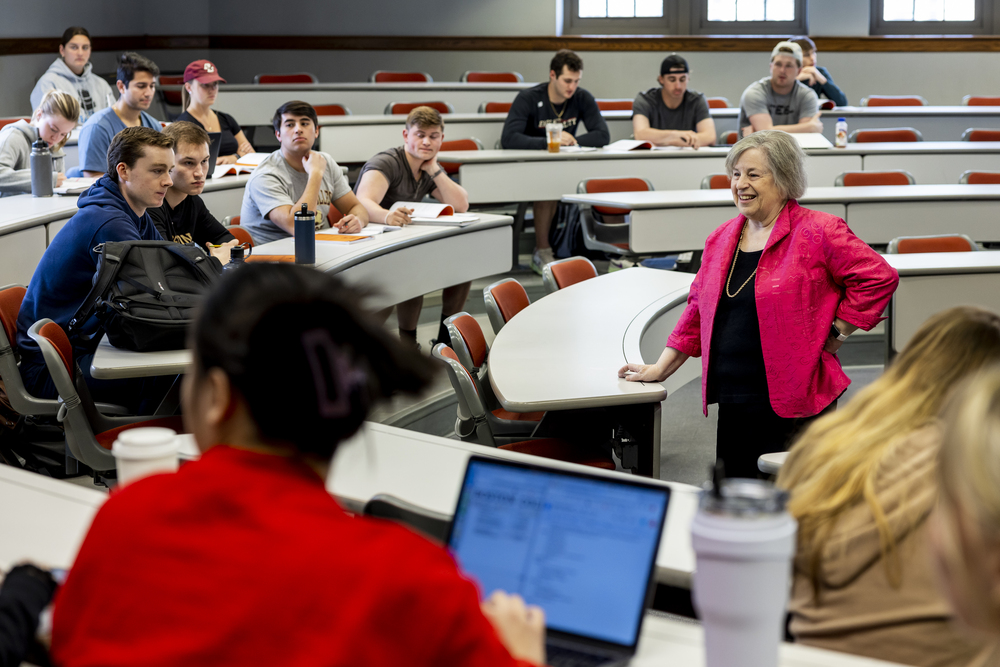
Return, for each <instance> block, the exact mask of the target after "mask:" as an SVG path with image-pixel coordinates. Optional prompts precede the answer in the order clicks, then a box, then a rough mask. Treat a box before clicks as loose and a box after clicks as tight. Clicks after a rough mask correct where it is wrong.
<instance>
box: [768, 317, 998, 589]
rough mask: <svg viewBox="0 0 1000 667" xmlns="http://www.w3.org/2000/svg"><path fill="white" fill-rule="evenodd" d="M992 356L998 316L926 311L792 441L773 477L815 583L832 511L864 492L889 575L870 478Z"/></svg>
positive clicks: (889, 543) (884, 526) (888, 540)
mask: <svg viewBox="0 0 1000 667" xmlns="http://www.w3.org/2000/svg"><path fill="white" fill-rule="evenodd" d="M997 361H1000V316H998V315H997V314H995V313H992V312H990V311H987V310H983V309H981V308H975V307H972V306H959V307H956V308H950V309H948V310H945V311H943V312H940V313H938V314H936V315H934V316H933V317H931V318H930V319H928V320H927V321H926V322H925V323H924V324H923V326H921V327H920V329H919V330H918V331H917V333H916V334H915V335H914V336H913V338H912V340H910V342H909V344H908V345H907V346H906V349H904V350H903V352H902V353H901V354H900V355H899V356H898V357H897V358H896V359H895V360H894V362H893V363H892V364H890V365H889V366H888V368H886V370H885V373H883V374H882V376H881V377H880V378H879V379H877V380H876V381H875V382H873V383H872V384H870V385H868V386H867V387H865V388H864V389H862V390H861V391H859V392H858V394H857V396H855V397H854V398H853V399H852V400H851V401H850V402H849V403H848V404H847V405H845V406H844V407H843V408H841V409H840V410H837V411H835V412H833V413H831V414H829V415H827V416H826V417H823V418H821V419H818V420H816V421H815V422H814V423H813V424H811V425H810V426H809V428H808V429H807V430H806V431H805V433H803V435H802V436H801V437H800V438H799V439H798V441H797V442H796V443H795V445H794V446H793V447H792V449H791V451H790V453H789V456H788V460H787V461H786V462H785V465H784V466H783V467H782V469H781V473H780V474H779V475H778V485H779V486H781V487H783V488H787V489H790V490H791V491H792V496H791V500H790V501H789V504H788V510H789V512H790V513H791V514H792V516H794V517H795V518H796V520H798V522H799V550H800V554H801V555H804V556H805V557H806V563H807V568H808V573H809V575H810V577H811V578H812V581H813V587H814V590H815V591H817V593H818V591H819V572H820V563H821V558H822V553H823V549H824V547H825V545H826V542H827V540H828V539H829V538H830V535H831V534H832V532H833V529H834V527H835V526H836V524H837V520H838V519H839V518H840V516H841V515H842V514H843V513H844V512H845V511H847V510H848V509H850V508H851V507H852V506H854V505H855V504H856V503H858V502H859V501H861V500H864V501H865V502H866V503H867V504H868V506H869V507H870V508H871V511H872V515H873V516H874V518H875V523H876V525H877V527H878V531H879V536H880V542H881V548H882V555H883V559H884V561H885V563H886V572H887V575H888V576H889V581H890V582H891V583H892V584H893V585H894V586H898V585H899V582H900V562H899V558H898V554H897V552H896V543H895V540H894V539H893V536H892V530H891V528H890V526H889V522H888V520H887V519H886V516H885V512H884V511H883V509H882V506H881V505H880V504H879V501H878V498H877V496H876V491H875V481H876V478H877V476H878V473H879V465H880V461H881V459H882V457H883V455H884V454H885V453H886V452H887V451H889V450H890V449H891V448H892V447H893V446H894V445H896V444H897V443H899V442H900V441H901V440H902V439H903V438H905V437H907V436H908V435H909V434H910V433H912V432H913V431H915V430H917V429H919V428H921V427H923V426H926V425H927V424H929V423H930V422H931V421H933V420H934V418H935V417H936V415H937V413H938V412H939V410H940V409H941V406H942V405H943V403H944V401H945V398H946V396H947V395H948V392H949V391H950V390H951V389H952V388H953V387H954V386H955V385H956V384H958V383H959V382H960V381H961V380H962V379H963V378H965V377H966V376H968V375H969V374H970V373H972V372H974V371H976V370H978V369H980V368H982V367H983V366H986V365H987V364H990V363H994V362H997Z"/></svg>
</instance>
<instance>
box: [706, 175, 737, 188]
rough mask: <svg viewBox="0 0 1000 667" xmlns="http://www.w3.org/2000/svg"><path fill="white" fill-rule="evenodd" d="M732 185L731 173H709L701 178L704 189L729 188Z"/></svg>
mask: <svg viewBox="0 0 1000 667" xmlns="http://www.w3.org/2000/svg"><path fill="white" fill-rule="evenodd" d="M730 187H731V185H730V181H729V174H709V175H708V176H706V177H705V178H703V179H701V189H702V190H728V189H729V188H730Z"/></svg>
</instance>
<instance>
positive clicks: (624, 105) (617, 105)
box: [597, 100, 633, 111]
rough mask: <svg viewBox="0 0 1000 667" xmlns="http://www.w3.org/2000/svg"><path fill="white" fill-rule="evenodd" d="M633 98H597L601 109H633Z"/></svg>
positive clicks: (598, 106)
mask: <svg viewBox="0 0 1000 667" xmlns="http://www.w3.org/2000/svg"><path fill="white" fill-rule="evenodd" d="M632 102H633V100H597V108H598V109H600V110H601V111H631V110H632Z"/></svg>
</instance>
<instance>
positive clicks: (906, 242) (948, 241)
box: [886, 234, 979, 255]
mask: <svg viewBox="0 0 1000 667" xmlns="http://www.w3.org/2000/svg"><path fill="white" fill-rule="evenodd" d="M976 250H979V246H977V245H976V242H975V241H973V240H972V239H971V238H969V237H968V236H966V235H965V234H939V235H934V236H897V237H896V238H894V239H893V240H891V241H889V247H888V248H887V249H886V252H887V253H889V254H893V255H895V254H900V255H903V254H909V253H918V252H973V251H976Z"/></svg>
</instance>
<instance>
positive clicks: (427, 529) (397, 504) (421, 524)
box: [362, 493, 451, 544]
mask: <svg viewBox="0 0 1000 667" xmlns="http://www.w3.org/2000/svg"><path fill="white" fill-rule="evenodd" d="M362 514H364V515H365V516H372V517H376V518H378V519H388V520H389V521H395V522H397V523H401V524H403V525H404V526H406V527H407V528H410V529H412V530H415V531H416V532H418V533H420V534H421V535H423V536H424V537H426V538H429V539H431V540H432V541H434V542H437V543H438V544H444V541H445V540H447V539H448V531H449V530H450V529H451V517H450V516H448V515H446V514H439V513H438V512H434V511H431V510H429V509H427V508H425V507H420V506H418V505H414V504H413V503H409V502H406V501H405V500H403V499H401V498H397V497H396V496H392V495H389V494H387V493H377V494H375V495H374V496H372V497H371V499H370V500H369V501H368V502H367V503H365V507H364V509H363V510H362Z"/></svg>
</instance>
